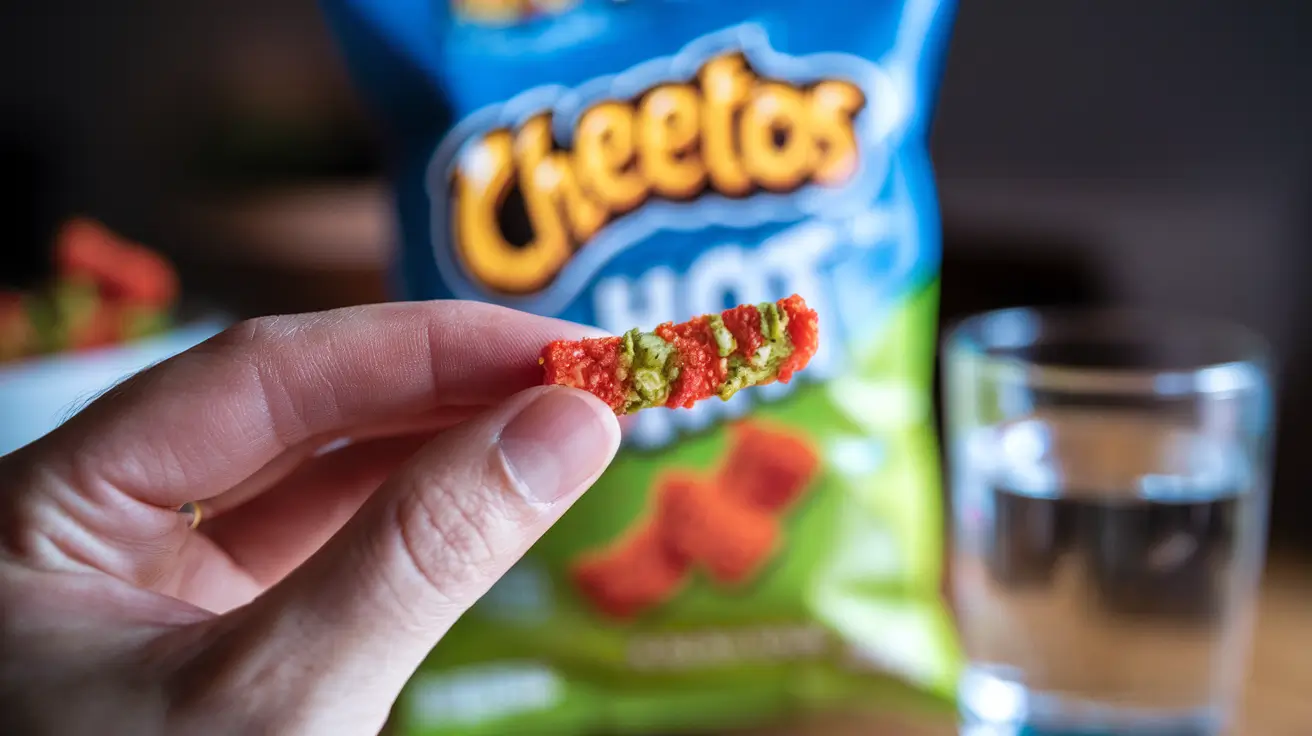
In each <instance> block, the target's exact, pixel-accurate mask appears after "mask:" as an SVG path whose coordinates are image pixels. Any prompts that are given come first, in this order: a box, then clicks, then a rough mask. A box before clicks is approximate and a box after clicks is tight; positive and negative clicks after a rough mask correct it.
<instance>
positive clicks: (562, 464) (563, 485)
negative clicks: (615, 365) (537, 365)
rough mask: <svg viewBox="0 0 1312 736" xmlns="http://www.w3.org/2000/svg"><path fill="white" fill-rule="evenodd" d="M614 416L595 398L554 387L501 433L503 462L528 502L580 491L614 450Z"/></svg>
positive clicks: (526, 408)
mask: <svg viewBox="0 0 1312 736" xmlns="http://www.w3.org/2000/svg"><path fill="white" fill-rule="evenodd" d="M617 441H618V432H617V431H616V426H615V418H614V417H613V416H611V415H609V412H607V411H606V407H605V406H604V405H603V404H602V403H601V402H599V401H593V400H590V399H589V398H588V397H587V396H585V395H584V394H582V393H580V392H578V391H574V390H573V389H565V388H553V389H548V390H546V391H543V392H541V393H540V394H539V395H538V398H537V399H536V400H534V401H533V402H532V403H531V404H529V405H528V406H526V407H524V409H523V410H521V411H520V412H519V414H518V415H516V416H515V418H514V419H512V420H510V423H509V424H507V425H506V428H505V429H504V430H502V432H501V453H502V455H503V456H504V457H505V460H506V465H507V466H509V468H510V471H511V473H512V474H514V476H515V478H516V479H517V480H518V481H519V485H520V488H521V489H522V490H523V492H524V494H525V495H526V496H527V497H528V498H529V499H530V500H532V501H537V502H539V503H552V502H555V501H559V500H560V499H562V498H566V497H568V496H571V495H573V494H575V493H578V492H579V491H581V490H582V486H583V484H585V483H587V482H588V481H589V480H590V479H592V477H593V476H595V475H596V474H597V473H599V472H600V471H601V470H602V469H603V468H604V467H605V466H606V464H607V463H609V462H610V459H611V457H612V456H613V455H614V454H615V446H616V444H617Z"/></svg>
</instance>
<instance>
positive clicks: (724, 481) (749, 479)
mask: <svg viewBox="0 0 1312 736" xmlns="http://www.w3.org/2000/svg"><path fill="white" fill-rule="evenodd" d="M819 468H820V457H819V456H818V455H817V454H816V452H815V450H814V449H813V448H812V447H811V445H810V443H808V442H807V441H806V440H805V439H803V438H801V437H798V436H797V435H795V434H793V433H791V432H788V431H787V430H785V429H782V428H778V427H773V426H771V425H769V424H765V423H761V422H754V421H749V422H740V423H738V424H737V425H736V426H734V427H733V429H732V430H731V431H730V439H729V451H728V454H727V455H726V456H725V458H724V461H723V462H722V463H721V465H720V469H719V471H718V472H717V473H716V482H717V483H718V485H719V487H720V489H721V491H722V492H723V493H724V494H725V496H726V497H728V498H730V499H732V500H734V501H737V502H740V503H745V504H748V505H750V506H752V507H754V508H757V509H760V510H762V511H771V512H775V511H782V510H784V509H786V508H788V507H789V506H791V505H792V504H793V503H795V502H796V501H797V499H799V498H800V497H801V496H802V495H803V494H804V493H805V492H806V491H807V489H808V488H809V487H810V486H811V484H812V481H813V479H814V477H815V475H816V473H817V471H818V470H819Z"/></svg>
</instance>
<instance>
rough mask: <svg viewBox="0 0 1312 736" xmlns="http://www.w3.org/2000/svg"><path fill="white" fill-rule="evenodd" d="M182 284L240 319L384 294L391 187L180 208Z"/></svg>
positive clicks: (334, 187) (219, 200) (315, 187)
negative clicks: (184, 246)
mask: <svg viewBox="0 0 1312 736" xmlns="http://www.w3.org/2000/svg"><path fill="white" fill-rule="evenodd" d="M178 213H179V214H178V217H177V219H176V222H175V224H174V228H173V229H174V230H175V231H176V233H177V235H176V239H177V240H178V241H179V242H184V243H186V244H187V247H186V249H185V253H183V254H180V257H179V265H180V267H181V268H182V270H183V276H184V278H185V279H186V280H187V283H188V284H189V285H190V286H192V287H194V288H196V289H197V290H199V291H202V292H204V293H205V294H206V295H207V296H208V297H210V298H211V299H212V300H214V301H217V302H219V303H221V304H224V306H225V307H228V308H230V309H231V310H232V311H233V312H235V313H237V314H239V315H240V316H253V315H259V314H270V313H287V312H308V311H317V310H322V309H332V308H335V307H343V306H350V305H354V304H367V303H373V302H379V301H383V300H386V299H388V298H389V296H390V295H389V294H388V289H387V279H386V273H387V264H388V261H389V260H390V257H391V249H392V247H393V243H394V241H395V227H394V221H395V217H394V212H393V204H392V199H391V192H390V190H389V189H388V188H387V186H386V185H385V184H383V183H380V182H374V181H358V182H354V181H348V182H340V183H333V182H326V183H317V184H312V185H303V186H298V187H288V188H283V189H279V190H272V191H265V192H260V193H257V194H256V193H252V194H247V195H242V196H225V197H214V198H210V199H206V200H200V201H196V200H193V201H191V202H189V203H186V204H184V205H182V206H180V207H179V208H178Z"/></svg>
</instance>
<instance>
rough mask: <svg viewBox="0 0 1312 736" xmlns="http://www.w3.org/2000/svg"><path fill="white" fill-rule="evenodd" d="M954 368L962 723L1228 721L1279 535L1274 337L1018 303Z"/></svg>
mask: <svg viewBox="0 0 1312 736" xmlns="http://www.w3.org/2000/svg"><path fill="white" fill-rule="evenodd" d="M944 360H945V364H944V379H945V380H944V390H945V402H946V403H945V409H946V417H947V430H948V445H947V447H948V460H949V466H950V468H949V470H950V479H951V487H952V497H953V505H954V509H953V523H954V535H953V537H954V538H953V553H952V561H953V567H952V569H953V593H954V598H955V604H956V606H957V611H958V619H959V625H960V630H961V636H962V641H963V644H964V647H965V651H966V656H967V659H968V663H967V666H966V668H965V670H964V672H963V676H962V679H961V682H960V686H959V703H960V718H961V733H962V734H965V735H968V736H985V735H986V734H987V735H988V736H1001V735H1004V734H1005V735H1016V736H1020V735H1022V734H1024V735H1026V736H1029V735H1034V736H1040V735H1042V736H1049V735H1052V736H1067V735H1068V734H1069V735H1072V736H1073V735H1076V734H1078V735H1080V736H1085V735H1086V734H1088V735H1090V736H1092V735H1094V734H1118V735H1119V734H1125V735H1135V736H1137V735H1139V734H1144V735H1149V734H1151V735H1153V736H1158V735H1160V736H1195V735H1197V736H1213V735H1215V734H1220V733H1226V732H1227V729H1229V728H1230V727H1231V724H1232V722H1233V713H1234V709H1235V704H1236V700H1237V696H1238V694H1239V693H1240V692H1241V689H1242V682H1243V679H1244V678H1243V675H1244V671H1245V669H1246V663H1247V659H1248V647H1249V643H1248V642H1249V637H1250V629H1251V627H1252V619H1253V609H1254V602H1255V599H1256V595H1257V587H1258V583H1259V578H1260V575H1261V569H1262V565H1263V557H1264V551H1265V542H1266V527H1267V519H1266V516H1267V507H1268V495H1269V489H1268V485H1269V466H1270V459H1269V455H1270V447H1271V439H1272V432H1273V429H1272V418H1271V412H1272V389H1271V381H1270V377H1269V376H1270V374H1269V370H1268V367H1267V360H1268V358H1267V349H1266V347H1265V345H1264V343H1263V341H1262V340H1261V339H1260V338H1258V337H1256V336H1255V335H1253V334H1252V333H1250V332H1248V331H1246V330H1244V329H1242V328H1240V327H1237V326H1232V325H1228V324H1224V323H1215V322H1211V321H1207V320H1202V319H1193V318H1188V317H1175V316H1166V315H1153V314H1136V313H1128V312H1112V311H1096V310H1095V311H1068V312H1060V311H1053V312H1043V311H1035V310H1029V309H1016V310H1006V311H999V312H992V313H988V314H983V315H980V316H977V317H973V318H971V319H968V320H967V321H965V322H964V323H962V324H961V325H960V326H958V327H957V328H956V329H955V330H954V331H953V332H951V333H950V335H949V337H948V339H947V341H946V344H945V348H944Z"/></svg>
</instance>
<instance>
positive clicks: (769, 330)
mask: <svg viewBox="0 0 1312 736" xmlns="http://www.w3.org/2000/svg"><path fill="white" fill-rule="evenodd" d="M756 308H757V309H758V310H759V311H760V312H761V339H762V344H761V347H759V348H757V349H756V352H755V353H754V354H753V355H752V356H751V358H744V357H743V356H741V355H731V356H729V366H728V370H727V372H726V374H725V377H724V382H723V383H721V384H720V388H719V389H718V390H717V391H716V395H717V396H719V397H720V398H721V399H724V400H725V401H728V400H729V399H730V397H732V396H733V395H734V394H736V393H738V392H739V391H740V390H742V389H744V388H747V387H748V386H755V385H758V384H761V383H764V382H766V381H767V380H769V379H771V378H774V377H775V376H776V375H778V373H779V365H780V364H781V363H783V362H784V359H785V358H787V357H788V356H790V355H792V354H793V341H792V339H791V338H789V336H788V329H787V328H788V315H787V314H785V313H784V312H783V311H782V310H780V309H779V306H778V305H777V304H774V303H773V302H766V303H764V304H758V305H756ZM730 339H732V335H731V336H730Z"/></svg>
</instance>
